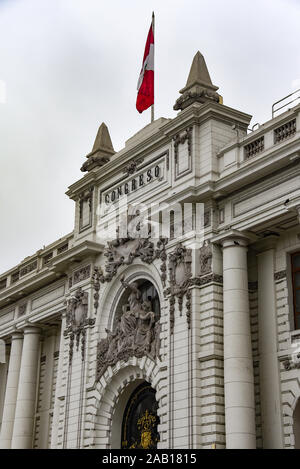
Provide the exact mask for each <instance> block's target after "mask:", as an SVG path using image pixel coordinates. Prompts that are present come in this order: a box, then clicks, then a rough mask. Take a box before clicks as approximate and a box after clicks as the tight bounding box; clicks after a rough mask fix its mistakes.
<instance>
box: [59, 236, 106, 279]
mask: <svg viewBox="0 0 300 469" xmlns="http://www.w3.org/2000/svg"><path fill="white" fill-rule="evenodd" d="M103 250H104V246H103V245H102V244H100V243H96V242H94V241H88V240H85V241H83V242H81V243H80V244H78V245H76V246H73V247H72V248H71V249H69V250H68V251H66V252H64V253H62V254H60V255H59V256H57V257H55V259H54V260H53V262H52V265H51V267H50V270H51V271H53V272H65V270H66V269H67V268H68V267H69V266H70V264H72V263H73V262H79V261H81V260H83V259H86V258H87V257H88V256H95V255H98V254H100V253H101V252H103Z"/></svg>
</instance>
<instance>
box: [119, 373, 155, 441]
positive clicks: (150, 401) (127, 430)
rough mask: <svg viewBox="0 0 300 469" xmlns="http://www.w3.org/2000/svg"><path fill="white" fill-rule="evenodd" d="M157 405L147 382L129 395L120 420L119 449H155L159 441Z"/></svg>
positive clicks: (153, 391) (153, 393)
mask: <svg viewBox="0 0 300 469" xmlns="http://www.w3.org/2000/svg"><path fill="white" fill-rule="evenodd" d="M157 408H158V404H157V401H156V399H155V390H154V389H153V388H152V387H151V384H150V383H148V382H147V381H145V382H143V383H141V384H140V385H139V386H138V387H137V388H136V389H135V390H134V391H133V393H132V394H131V396H130V398H129V400H128V402H127V405H126V408H125V411H124V414H123V419H122V433H121V448H124V449H132V448H135V449H156V448H157V443H158V441H159V433H158V431H157V426H158V424H159V417H158V415H157Z"/></svg>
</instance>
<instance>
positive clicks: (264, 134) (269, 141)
mask: <svg viewBox="0 0 300 469" xmlns="http://www.w3.org/2000/svg"><path fill="white" fill-rule="evenodd" d="M297 135H298V136H300V105H297V106H295V107H294V108H292V109H291V110H289V111H287V112H285V113H284V114H281V115H280V116H278V117H275V118H274V119H272V120H270V121H268V122H266V123H265V124H263V125H261V126H259V127H258V129H256V130H255V131H253V132H251V133H249V134H248V135H247V136H245V137H243V138H238V139H237V140H236V141H235V142H232V143H231V144H228V145H226V147H225V148H223V149H222V150H220V152H219V153H218V155H217V157H218V160H219V172H220V175H221V176H223V175H226V174H228V173H231V172H233V171H235V170H237V169H238V168H239V167H240V166H241V165H243V164H245V165H246V164H250V160H251V162H252V161H253V160H255V159H258V158H261V157H263V156H264V155H267V154H269V153H270V152H272V150H273V149H274V151H275V150H276V149H277V148H278V145H280V144H281V143H282V144H284V143H285V142H286V143H288V142H289V141H292V140H293V139H294V138H295V137H297Z"/></svg>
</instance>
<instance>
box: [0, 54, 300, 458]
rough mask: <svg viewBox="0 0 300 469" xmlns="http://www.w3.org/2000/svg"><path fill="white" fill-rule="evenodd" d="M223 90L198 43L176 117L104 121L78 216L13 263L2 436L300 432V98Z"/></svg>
mask: <svg viewBox="0 0 300 469" xmlns="http://www.w3.org/2000/svg"><path fill="white" fill-rule="evenodd" d="M217 90H218V88H217V87H216V86H214V85H213V84H212V81H211V79H210V76H209V73H208V70H207V67H206V64H205V61H204V58H203V56H202V55H201V54H200V53H199V52H198V53H197V54H196V56H195V58H194V60H193V63H192V67H191V70H190V73H189V76H188V80H187V84H186V86H185V87H184V88H183V89H182V90H181V91H180V97H179V98H178V99H177V101H176V103H175V106H174V109H175V110H178V114H177V116H176V117H175V118H174V119H164V118H160V119H157V120H155V121H154V122H152V123H151V124H149V125H148V126H146V127H145V128H143V129H142V130H141V131H140V132H138V133H137V134H136V135H134V136H133V137H132V138H130V139H129V140H128V141H127V142H126V145H125V147H124V148H123V149H122V150H121V151H119V152H117V153H115V152H114V149H113V145H112V142H111V139H110V136H109V132H108V129H107V127H106V126H105V125H104V124H102V125H101V126H100V128H99V131H98V134H97V137H96V140H95V144H94V147H93V150H92V152H91V153H89V154H88V155H87V158H86V161H85V163H84V164H83V166H82V168H81V169H82V171H83V172H85V173H86V174H84V176H83V177H82V178H81V179H80V180H78V181H77V182H75V183H74V184H72V185H71V186H70V187H69V190H68V192H67V195H68V196H69V197H70V198H71V199H72V200H74V203H75V223H74V231H73V232H72V233H70V234H68V235H66V236H65V237H63V238H61V239H59V240H58V241H56V242H55V243H53V244H51V245H49V246H46V247H45V248H44V249H42V250H40V251H38V252H36V253H35V254H34V255H33V256H31V257H29V258H26V259H24V261H23V262H21V263H20V264H19V265H18V266H16V267H14V268H12V269H11V270H9V271H8V272H6V273H4V274H2V275H1V276H0V339H1V340H2V341H4V342H2V349H3V350H4V351H5V355H6V357H5V363H0V422H1V431H0V447H2V448H144V449H147V448H170V449H172V448H217V449H218V448H300V399H299V396H300V225H299V221H300V105H296V106H294V107H293V108H291V109H289V110H288V111H286V112H283V113H281V114H280V115H278V116H277V117H273V118H272V119H271V120H270V121H268V122H266V123H265V124H263V125H261V126H259V127H258V128H257V129H256V130H254V131H251V132H248V127H249V123H250V120H251V116H250V115H248V114H245V113H243V112H240V111H238V110H235V109H232V108H230V107H228V106H226V105H224V104H223V100H222V98H221V96H220V95H219V94H218V93H217ZM124 201H125V202H124ZM3 343H5V347H4V348H3ZM2 362H4V359H2Z"/></svg>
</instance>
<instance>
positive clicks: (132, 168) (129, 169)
mask: <svg viewBox="0 0 300 469" xmlns="http://www.w3.org/2000/svg"><path fill="white" fill-rule="evenodd" d="M143 162H144V158H139V159H138V160H133V161H130V163H128V164H127V165H126V166H125V168H124V171H123V174H125V175H126V177H127V176H131V175H132V174H134V173H135V172H136V171H137V170H138V166H139V165H140V164H142V163H143Z"/></svg>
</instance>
